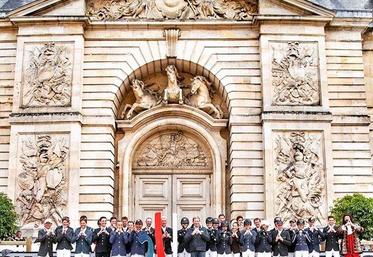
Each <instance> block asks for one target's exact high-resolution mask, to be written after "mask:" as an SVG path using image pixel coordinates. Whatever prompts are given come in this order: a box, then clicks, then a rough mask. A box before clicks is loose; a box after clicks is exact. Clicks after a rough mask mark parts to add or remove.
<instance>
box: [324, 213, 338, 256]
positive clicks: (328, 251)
mask: <svg viewBox="0 0 373 257" xmlns="http://www.w3.org/2000/svg"><path fill="white" fill-rule="evenodd" d="M338 229H339V227H337V226H336V225H335V219H334V217H333V216H329V217H328V226H326V227H325V228H324V229H323V234H324V238H325V257H332V256H333V257H339V256H340V254H339V243H338V240H339V235H338V233H337V231H338Z"/></svg>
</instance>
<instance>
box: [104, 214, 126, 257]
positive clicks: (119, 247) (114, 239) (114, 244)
mask: <svg viewBox="0 0 373 257" xmlns="http://www.w3.org/2000/svg"><path fill="white" fill-rule="evenodd" d="M109 241H110V244H111V256H112V257H124V256H126V255H127V252H126V244H128V241H129V234H128V233H127V232H126V231H124V230H123V223H122V221H117V223H116V229H115V230H112V231H111V232H110V239H109Z"/></svg>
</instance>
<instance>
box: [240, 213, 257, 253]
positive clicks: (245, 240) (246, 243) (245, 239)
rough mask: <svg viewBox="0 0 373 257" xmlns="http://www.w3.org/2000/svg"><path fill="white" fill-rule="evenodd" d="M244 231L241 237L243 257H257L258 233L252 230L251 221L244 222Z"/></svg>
mask: <svg viewBox="0 0 373 257" xmlns="http://www.w3.org/2000/svg"><path fill="white" fill-rule="evenodd" d="M243 226H244V229H243V231H242V233H243V234H242V236H241V244H242V245H243V252H242V257H255V241H256V236H257V233H256V231H255V230H253V229H252V228H251V220H250V219H245V220H244V222H243Z"/></svg>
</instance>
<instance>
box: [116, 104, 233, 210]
mask: <svg viewBox="0 0 373 257" xmlns="http://www.w3.org/2000/svg"><path fill="white" fill-rule="evenodd" d="M140 116H141V117H139V118H138V119H135V120H132V121H131V122H128V121H122V122H120V121H118V127H119V128H120V129H122V130H123V131H124V133H125V134H124V137H123V138H122V139H121V140H120V141H119V142H118V149H119V152H118V154H119V156H120V157H121V158H120V160H119V167H120V174H122V175H123V176H122V177H121V182H120V185H121V188H120V195H121V197H120V199H119V205H120V206H119V213H120V214H128V215H130V216H131V217H133V216H132V215H134V213H135V212H136V208H139V204H138V203H135V202H134V201H135V200H136V197H138V194H137V193H136V187H135V186H134V185H135V184H136V179H137V183H139V182H141V181H140V180H139V178H140V179H141V178H144V179H147V178H149V176H147V175H151V174H153V175H156V176H158V178H156V179H155V180H154V178H155V177H156V176H150V177H152V178H153V181H158V182H159V183H158V187H159V186H160V184H162V183H163V184H164V183H168V185H170V183H173V182H175V183H179V185H180V183H183V181H182V180H184V181H185V182H186V183H188V182H189V185H191V186H193V185H192V184H193V183H190V182H192V181H194V186H197V184H198V183H199V185H200V186H201V187H205V186H207V187H208V188H209V190H208V191H209V192H208V193H206V194H205V195H204V200H205V201H206V202H205V203H204V206H201V204H194V205H193V204H191V202H192V201H190V200H189V202H186V204H188V203H189V206H185V202H184V205H183V203H182V202H180V201H179V202H178V201H176V202H173V203H172V204H173V205H172V206H170V207H168V208H171V209H172V211H175V212H178V211H177V210H176V209H177V208H179V209H178V210H179V214H181V213H180V210H183V211H185V210H189V213H188V214H190V215H192V214H194V213H195V214H197V213H196V212H197V209H203V208H205V209H204V210H203V212H201V214H202V215H207V214H208V215H217V214H218V213H220V212H222V211H224V210H225V196H226V192H225V190H224V189H225V183H226V182H225V162H226V158H227V149H226V141H225V139H224V138H223V137H222V136H221V133H220V131H221V130H222V129H224V128H225V127H226V121H225V120H219V121H214V120H213V119H211V118H210V117H209V116H208V115H207V114H205V113H203V112H202V111H198V110H197V111H196V110H193V109H192V108H190V107H189V108H188V107H178V106H169V107H165V108H156V109H153V110H151V111H149V112H145V113H142V114H140ZM187 117H188V119H187ZM179 131H180V132H182V134H183V135H184V136H185V139H186V140H189V143H188V144H189V146H188V147H189V148H190V149H191V148H192V147H193V144H195V145H198V146H199V147H201V149H200V151H199V153H203V155H204V157H203V158H201V159H198V158H195V159H193V160H192V162H194V163H195V164H197V163H198V162H200V161H201V160H205V162H204V163H202V164H203V165H202V164H201V163H199V164H197V165H194V166H195V167H193V165H189V167H188V165H187V164H186V163H185V161H184V162H181V163H180V164H178V162H174V163H173V165H174V166H178V165H181V166H179V167H171V166H169V167H163V168H162V167H154V166H153V167H152V168H149V167H146V165H147V164H146V160H145V161H144V159H139V157H138V154H139V153H142V151H143V149H144V147H146V144H147V143H146V142H152V141H155V142H156V141H157V140H159V137H160V136H162V135H166V137H168V139H166V140H170V137H171V134H172V133H175V132H176V133H178V132H179ZM149 140H150V141H149ZM204 158H205V159H204ZM139 160H140V161H142V164H140V165H138V164H139V163H138V161H139ZM149 161H150V160H149ZM134 163H135V165H134ZM183 163H184V164H183ZM149 164H150V163H148V165H149ZM183 165H184V167H182V166H183ZM198 165H202V166H200V167H199V168H198V167H197V166H198ZM149 166H150V165H149ZM188 170H189V172H188ZM141 176H142V177H141ZM162 179H163V180H162ZM198 179H199V182H198V181H197V180H198ZM162 181H163V182H162ZM196 181H197V182H198V183H195V182H196ZM206 183H207V184H206ZM171 186H172V188H174V189H176V190H177V187H176V186H177V185H174V184H173V185H171ZM172 188H166V189H167V190H172ZM194 188H196V187H194ZM163 189H164V188H163ZM163 189H162V190H163ZM179 189H182V188H180V187H179ZM201 189H202V188H201ZM204 189H206V188H204ZM205 192H206V191H205ZM166 195H167V196H168V197H171V198H170V199H163V200H165V201H166V202H167V201H168V202H172V201H174V199H175V198H176V197H177V196H176V195H172V194H166ZM179 196H180V194H179ZM192 197H193V196H192ZM194 197H200V196H198V195H195V196H194ZM163 198H164V197H163ZM200 199H201V197H200ZM143 200H144V199H143ZM145 200H147V199H145ZM158 200H159V199H158ZM147 204H148V203H145V205H147ZM145 205H144V206H145ZM182 205H183V206H182ZM136 206H137V207H136ZM140 207H141V206H140ZM175 208H176V209H175ZM158 209H159V208H158ZM158 209H157V208H154V210H158ZM171 209H168V210H167V211H168V214H169V213H170V212H171ZM143 213H144V215H145V214H146V215H148V214H149V213H146V212H145V211H144V212H143ZM137 217H138V216H137Z"/></svg>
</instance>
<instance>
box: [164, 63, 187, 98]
mask: <svg viewBox="0 0 373 257" xmlns="http://www.w3.org/2000/svg"><path fill="white" fill-rule="evenodd" d="M166 72H167V77H168V84H167V87H166V88H165V89H164V96H163V103H165V104H168V103H179V104H183V102H184V101H183V90H182V89H181V88H180V87H179V85H178V79H179V74H178V73H177V70H176V67H175V65H168V66H167V68H166Z"/></svg>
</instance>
